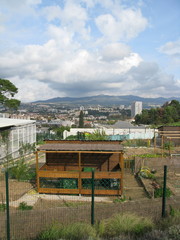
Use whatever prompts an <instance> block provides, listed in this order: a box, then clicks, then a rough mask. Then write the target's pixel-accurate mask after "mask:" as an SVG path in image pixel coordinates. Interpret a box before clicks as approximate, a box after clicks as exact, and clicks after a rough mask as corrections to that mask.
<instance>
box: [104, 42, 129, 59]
mask: <svg viewBox="0 0 180 240" xmlns="http://www.w3.org/2000/svg"><path fill="white" fill-rule="evenodd" d="M130 53H131V49H130V47H129V46H128V45H125V44H122V43H111V44H108V45H105V46H104V47H103V49H102V52H101V54H102V58H103V59H104V60H107V61H112V60H120V59H123V58H124V57H126V56H128V55H129V54H130Z"/></svg>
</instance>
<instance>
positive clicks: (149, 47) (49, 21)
mask: <svg viewBox="0 0 180 240" xmlns="http://www.w3.org/2000/svg"><path fill="white" fill-rule="evenodd" d="M179 19H180V0H0V78H3V79H8V80H10V81H11V82H13V83H14V84H15V85H16V87H18V94H16V95H15V97H16V98H18V99H20V100H21V101H22V102H32V101H36V100H45V99H50V98H54V97H83V96H94V95H100V94H107V95H115V96H120V95H136V96H141V97H179V96H180V20H179Z"/></svg>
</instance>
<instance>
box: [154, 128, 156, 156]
mask: <svg viewBox="0 0 180 240" xmlns="http://www.w3.org/2000/svg"><path fill="white" fill-rule="evenodd" d="M155 152H156V132H155V129H154V153H155Z"/></svg>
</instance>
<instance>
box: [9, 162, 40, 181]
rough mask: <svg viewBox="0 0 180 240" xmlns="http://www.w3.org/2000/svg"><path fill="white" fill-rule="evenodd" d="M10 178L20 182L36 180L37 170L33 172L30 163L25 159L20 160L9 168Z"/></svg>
mask: <svg viewBox="0 0 180 240" xmlns="http://www.w3.org/2000/svg"><path fill="white" fill-rule="evenodd" d="M8 171H9V176H10V178H13V179H17V180H18V181H25V180H27V181H29V180H32V179H34V178H35V175H36V173H35V170H31V169H30V166H29V164H28V163H26V162H25V160H24V159H20V160H18V161H16V162H13V164H12V165H11V166H10V167H9V170H8Z"/></svg>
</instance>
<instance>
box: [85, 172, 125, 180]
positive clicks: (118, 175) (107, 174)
mask: <svg viewBox="0 0 180 240" xmlns="http://www.w3.org/2000/svg"><path fill="white" fill-rule="evenodd" d="M91 177H92V174H91V172H82V173H81V178H82V179H83V178H91ZM94 177H95V179H103V178H109V179H111V178H121V172H95V173H94Z"/></svg>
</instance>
